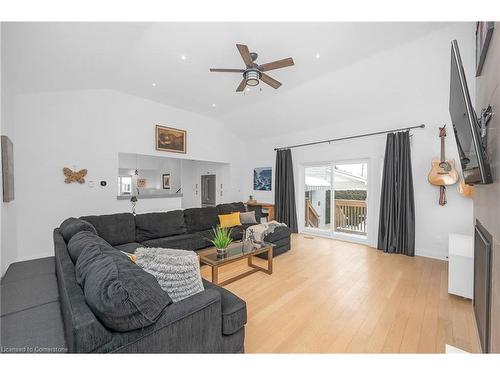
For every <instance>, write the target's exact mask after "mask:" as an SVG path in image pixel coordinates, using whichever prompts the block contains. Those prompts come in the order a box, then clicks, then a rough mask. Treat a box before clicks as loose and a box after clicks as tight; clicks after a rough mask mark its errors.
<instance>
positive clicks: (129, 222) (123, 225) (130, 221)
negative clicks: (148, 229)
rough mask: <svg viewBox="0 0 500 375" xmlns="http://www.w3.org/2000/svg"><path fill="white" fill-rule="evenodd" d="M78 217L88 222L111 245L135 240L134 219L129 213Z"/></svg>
mask: <svg viewBox="0 0 500 375" xmlns="http://www.w3.org/2000/svg"><path fill="white" fill-rule="evenodd" d="M80 219H82V220H85V221H88V222H90V223H91V224H92V225H93V226H94V227H95V229H96V230H97V234H98V235H99V236H101V237H102V238H104V239H105V240H106V241H108V242H109V243H110V244H111V246H115V245H121V244H124V243H129V242H135V220H134V215H132V214H130V213H123V214H113V215H99V216H82V217H81V218H80Z"/></svg>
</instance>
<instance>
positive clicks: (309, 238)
mask: <svg viewBox="0 0 500 375" xmlns="http://www.w3.org/2000/svg"><path fill="white" fill-rule="evenodd" d="M304 238H306V239H308V240H314V237H313V236H304Z"/></svg>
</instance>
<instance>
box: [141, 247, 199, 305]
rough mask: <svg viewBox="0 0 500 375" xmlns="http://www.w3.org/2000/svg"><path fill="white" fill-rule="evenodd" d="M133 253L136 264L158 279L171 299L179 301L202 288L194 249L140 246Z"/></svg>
mask: <svg viewBox="0 0 500 375" xmlns="http://www.w3.org/2000/svg"><path fill="white" fill-rule="evenodd" d="M134 254H135V255H136V256H137V261H136V264H137V265H138V266H139V267H141V268H142V269H144V271H146V272H148V273H150V274H152V275H153V276H154V277H155V278H156V280H158V283H159V284H160V287H161V288H162V289H163V290H164V291H165V292H167V293H168V295H169V296H170V298H172V301H174V302H178V301H181V300H183V299H185V298H188V297H190V296H192V295H193V294H196V293H199V292H202V291H203V290H204V288H203V282H202V281H201V274H200V262H199V260H198V255H197V254H196V253H195V252H194V251H187V250H177V249H163V248H153V247H150V248H145V247H141V248H139V249H137V250H136V251H135V253H134Z"/></svg>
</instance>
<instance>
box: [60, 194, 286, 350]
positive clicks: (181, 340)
mask: <svg viewBox="0 0 500 375" xmlns="http://www.w3.org/2000/svg"><path fill="white" fill-rule="evenodd" d="M244 210H245V206H244V205H243V203H241V202H238V203H231V204H222V205H219V206H217V207H207V208H194V209H186V210H183V211H182V210H177V211H169V212H161V213H148V214H140V215H136V216H134V215H132V214H129V213H121V214H113V215H100V216H85V217H81V218H80V222H81V220H83V221H84V222H86V223H90V224H91V225H90V226H91V227H93V228H95V229H92V231H94V233H97V236H95V237H97V238H96V240H95V242H96V244H95V246H108V247H109V248H114V249H117V250H121V251H124V252H128V253H133V252H134V251H135V250H136V249H137V248H138V247H164V248H177V249H184V250H193V251H196V250H200V249H203V248H206V247H208V246H211V244H210V242H209V240H208V238H210V230H211V228H213V227H215V226H216V225H217V224H218V216H217V215H218V214H224V213H230V212H236V211H244ZM74 220H76V219H74ZM67 222H68V221H66V222H65V223H63V224H62V225H61V227H60V228H56V229H55V230H54V245H55V262H56V275H57V283H58V289H59V294H60V303H61V312H62V316H63V322H64V331H65V337H66V343H67V347H68V350H69V352H73V353H95V352H141V353H153V352H155V353H242V352H243V351H244V337H245V323H246V319H247V312H246V304H245V301H243V300H242V299H240V298H238V297H237V296H235V295H234V294H232V293H231V292H229V291H227V290H226V289H224V288H221V287H218V286H216V285H214V284H212V283H210V282H208V281H206V280H203V283H204V287H205V290H204V291H203V292H201V293H198V294H195V295H193V296H191V297H189V298H186V299H184V300H182V301H178V302H175V303H170V304H168V305H167V306H166V307H165V308H164V309H163V310H162V312H161V313H160V315H159V316H158V317H157V318H156V320H155V321H154V323H152V324H150V325H148V326H145V327H141V328H139V329H133V330H130V331H120V332H118V331H115V330H112V329H110V328H109V327H107V326H106V325H104V324H103V322H102V321H101V320H100V319H98V318H97V316H96V315H95V314H94V312H93V311H92V309H91V308H90V306H89V304H88V303H87V301H86V297H85V293H84V289H83V288H82V286H81V285H80V284H79V282H78V281H77V276H76V272H75V268H76V266H77V265H78V263H77V259H75V255H74V250H73V251H72V252H71V254H70V252H69V251H68V242H70V241H71V240H70V238H71V237H72V236H74V235H75V233H76V232H78V230H86V229H85V228H82V229H77V230H75V229H74V225H73V226H72V225H67ZM69 222H71V220H70V221H69ZM246 227H248V225H245V226H241V227H236V228H234V229H233V231H232V235H233V238H234V239H235V240H238V239H241V237H242V233H243V230H245V229H246ZM278 229H279V231H278ZM102 239H103V240H105V241H102ZM265 240H266V241H270V242H274V243H276V246H275V249H274V255H279V254H281V253H283V252H285V251H287V250H289V249H290V231H289V229H288V228H286V227H282V228H277V230H275V232H274V233H272V234H271V235H270V236H269V237H268V238H265ZM87 242H88V241H87ZM101 242H102V243H101ZM103 243H104V244H103ZM91 245H92V244H91ZM72 246H73V247H74V246H75V245H72ZM82 246H83V245H82ZM85 246H89V245H88V243H87V244H86V245H85ZM106 251H108V250H106ZM72 258H73V259H72ZM122 277H123V276H122Z"/></svg>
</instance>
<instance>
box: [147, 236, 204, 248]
mask: <svg viewBox="0 0 500 375" xmlns="http://www.w3.org/2000/svg"><path fill="white" fill-rule="evenodd" d="M207 243H208V241H207V240H206V239H204V238H203V235H202V234H201V233H188V234H180V235H178V236H170V237H163V238H155V239H154V240H148V241H144V242H143V243H142V244H143V246H144V247H163V248H170V249H180V250H199V249H203V248H204V247H207V246H208V245H207Z"/></svg>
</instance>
